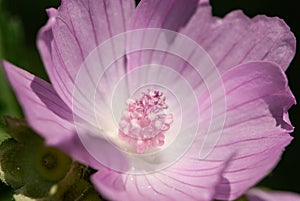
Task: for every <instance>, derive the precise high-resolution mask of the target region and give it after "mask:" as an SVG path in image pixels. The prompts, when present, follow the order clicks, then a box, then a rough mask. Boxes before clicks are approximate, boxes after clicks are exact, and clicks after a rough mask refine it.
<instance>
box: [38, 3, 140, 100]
mask: <svg viewBox="0 0 300 201" xmlns="http://www.w3.org/2000/svg"><path fill="white" fill-rule="evenodd" d="M133 9H134V1H133V0H125V1H124V0H122V1H121V0H116V1H109V0H101V1H97V0H88V1H85V0H76V1H70V0H63V1H62V4H61V6H60V7H59V8H58V10H55V9H49V10H48V11H47V12H48V15H49V20H48V23H47V24H46V25H45V26H44V27H43V28H42V29H41V30H40V32H39V34H38V42H37V44H38V48H39V51H40V54H41V56H42V59H43V62H44V64H45V67H46V70H47V72H48V75H49V77H50V80H51V82H52V84H53V86H54V88H55V90H56V91H57V93H58V94H59V96H60V97H61V98H62V99H63V100H64V101H65V102H66V104H67V105H69V106H71V103H72V90H73V86H74V82H75V81H76V80H75V79H76V75H77V73H78V71H79V68H80V66H81V65H82V63H83V61H84V59H85V58H86V56H87V55H88V54H89V53H90V52H91V51H92V50H93V49H95V48H96V47H97V46H98V45H100V44H101V43H102V42H104V41H105V40H107V39H109V38H111V37H112V36H114V35H117V34H119V33H122V32H124V31H126V29H127V28H126V27H127V22H128V19H129V17H130V15H131V14H132V11H133Z"/></svg>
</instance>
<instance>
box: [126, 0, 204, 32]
mask: <svg viewBox="0 0 300 201" xmlns="http://www.w3.org/2000/svg"><path fill="white" fill-rule="evenodd" d="M197 5H198V0H190V1H185V0H165V1H159V0H151V1H150V0H142V1H141V2H140V3H139V4H138V6H137V8H136V11H135V14H134V15H133V18H132V20H131V25H130V28H131V29H141V28H163V29H169V30H172V31H178V30H179V29H180V28H181V27H183V26H185V25H186V23H187V22H188V21H189V19H190V18H191V16H192V15H193V14H194V13H195V11H196V9H197Z"/></svg>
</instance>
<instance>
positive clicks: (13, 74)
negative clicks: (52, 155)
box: [3, 61, 75, 146]
mask: <svg viewBox="0 0 300 201" xmlns="http://www.w3.org/2000/svg"><path fill="white" fill-rule="evenodd" d="M3 66H4V70H5V73H6V75H7V77H8V80H9V81H10V83H11V85H12V87H13V89H14V91H15V92H16V95H17V98H18V100H19V102H20V104H21V106H22V108H23V110H24V113H25V116H26V118H27V121H28V123H29V124H30V125H31V126H32V127H33V128H34V129H35V130H36V131H37V132H38V133H40V134H41V135H42V136H43V137H44V138H45V139H46V141H47V144H48V145H50V146H51V145H56V144H60V143H62V142H65V141H68V140H70V138H72V137H73V135H74V132H75V128H74V126H73V124H72V119H73V114H72V111H71V110H70V108H68V106H67V105H66V104H65V103H64V102H63V101H62V100H61V99H60V98H59V96H58V95H57V93H56V92H55V91H54V89H53V87H52V86H51V85H50V84H49V83H47V82H45V81H44V80H42V79H40V78H38V77H36V76H34V75H32V74H30V73H28V72H26V71H24V70H22V69H20V68H18V67H16V66H14V65H13V64H11V63H9V62H6V61H4V62H3ZM49 128H51V129H49Z"/></svg>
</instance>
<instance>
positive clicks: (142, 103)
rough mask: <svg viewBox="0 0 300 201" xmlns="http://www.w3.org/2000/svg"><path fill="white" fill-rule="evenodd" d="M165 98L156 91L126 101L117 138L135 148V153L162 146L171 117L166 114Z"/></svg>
mask: <svg viewBox="0 0 300 201" xmlns="http://www.w3.org/2000/svg"><path fill="white" fill-rule="evenodd" d="M167 109H168V105H167V104H166V97H165V96H164V94H163V93H162V92H160V91H158V90H150V89H148V90H147V92H146V93H145V92H143V93H142V94H141V97H140V98H138V99H128V100H127V108H126V110H125V111H124V112H123V114H122V117H121V121H120V123H119V137H120V139H122V140H123V141H125V142H127V143H128V144H130V145H132V146H134V147H136V151H137V153H144V151H145V149H149V148H155V147H158V146H162V145H163V144H164V143H165V133H166V132H167V131H168V130H169V129H170V125H171V124H172V122H173V115H172V114H167Z"/></svg>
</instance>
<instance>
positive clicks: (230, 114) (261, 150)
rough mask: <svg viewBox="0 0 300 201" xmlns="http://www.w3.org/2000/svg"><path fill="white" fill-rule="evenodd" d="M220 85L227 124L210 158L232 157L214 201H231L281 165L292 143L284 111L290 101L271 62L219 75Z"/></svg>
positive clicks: (257, 63) (284, 79) (290, 130)
mask: <svg viewBox="0 0 300 201" xmlns="http://www.w3.org/2000/svg"><path fill="white" fill-rule="evenodd" d="M223 82H224V87H225V91H226V102H227V110H226V121H225V126H224V128H223V130H222V135H221V137H220V139H219V142H218V144H217V146H216V147H214V149H213V151H212V153H211V155H214V154H215V153H223V154H226V152H229V153H230V152H231V153H232V152H233V153H235V155H234V157H233V158H232V160H231V162H230V163H229V166H228V167H227V168H226V169H225V171H224V174H223V179H222V181H221V183H220V184H219V185H218V188H217V194H216V199H224V200H228V199H229V200H232V199H236V198H237V197H239V196H240V195H241V194H242V193H244V192H245V190H246V189H247V188H249V187H251V186H253V185H254V184H255V183H257V182H258V181H259V180H260V179H261V178H263V177H264V176H265V175H266V174H267V173H269V172H270V171H271V170H272V168H274V166H275V165H276V164H277V162H278V161H279V160H280V156H281V154H282V152H283V150H284V148H285V147H286V146H287V145H288V144H289V143H290V141H291V140H292V137H291V136H290V135H289V133H290V132H292V131H293V127H292V126H291V125H290V123H289V120H288V117H287V111H288V109H289V108H290V107H291V105H293V104H295V99H294V97H293V95H292V94H291V92H290V90H289V88H288V85H287V79H286V77H285V75H284V73H283V72H282V70H281V69H280V67H279V66H277V65H276V64H274V63H268V62H252V63H248V64H242V65H239V66H237V67H235V68H232V69H231V70H230V71H228V72H226V73H225V74H224V75H223ZM216 129H217V130H218V128H216ZM212 134H213V133H212Z"/></svg>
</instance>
